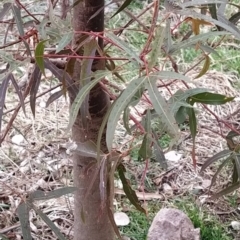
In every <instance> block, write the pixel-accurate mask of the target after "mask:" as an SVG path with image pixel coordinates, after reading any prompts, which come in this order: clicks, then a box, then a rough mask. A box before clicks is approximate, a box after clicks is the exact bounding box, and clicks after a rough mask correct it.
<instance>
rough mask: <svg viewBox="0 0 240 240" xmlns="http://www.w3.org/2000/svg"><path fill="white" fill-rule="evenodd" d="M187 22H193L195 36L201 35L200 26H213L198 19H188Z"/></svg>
mask: <svg viewBox="0 0 240 240" xmlns="http://www.w3.org/2000/svg"><path fill="white" fill-rule="evenodd" d="M185 21H187V22H191V23H192V31H193V32H194V34H195V35H199V33H200V26H201V25H204V26H207V25H208V26H209V25H210V26H212V24H211V23H209V22H207V21H204V20H202V19H196V18H191V17H189V18H187V19H186V20H185Z"/></svg>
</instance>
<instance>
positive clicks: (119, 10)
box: [111, 0, 134, 18]
mask: <svg viewBox="0 0 240 240" xmlns="http://www.w3.org/2000/svg"><path fill="white" fill-rule="evenodd" d="M132 1H134V0H125V1H124V3H123V4H122V5H121V7H120V8H119V9H118V10H117V12H116V13H114V14H113V16H112V17H111V18H113V17H114V16H116V15H117V14H118V13H120V12H121V11H123V10H124V9H125V8H126V7H127V6H128V5H129V4H130V3H131V2H132Z"/></svg>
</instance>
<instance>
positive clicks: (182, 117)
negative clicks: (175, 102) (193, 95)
mask: <svg viewBox="0 0 240 240" xmlns="http://www.w3.org/2000/svg"><path fill="white" fill-rule="evenodd" d="M186 118H187V108H186V107H183V106H181V107H180V108H179V109H178V111H177V112H176V113H175V119H176V122H177V123H178V124H182V123H184V122H185V121H186Z"/></svg>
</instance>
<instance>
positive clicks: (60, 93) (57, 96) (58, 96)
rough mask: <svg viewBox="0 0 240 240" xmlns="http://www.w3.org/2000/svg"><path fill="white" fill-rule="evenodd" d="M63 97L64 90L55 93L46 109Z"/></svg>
mask: <svg viewBox="0 0 240 240" xmlns="http://www.w3.org/2000/svg"><path fill="white" fill-rule="evenodd" d="M62 95H63V90H62V89H61V90H59V91H57V92H55V93H53V94H52V95H51V96H50V97H49V98H48V100H47V102H46V108H47V107H48V106H49V105H50V104H51V103H53V102H54V101H55V100H57V99H58V98H60V97H61V96H62Z"/></svg>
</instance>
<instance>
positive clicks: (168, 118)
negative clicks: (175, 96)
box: [146, 77, 179, 139]
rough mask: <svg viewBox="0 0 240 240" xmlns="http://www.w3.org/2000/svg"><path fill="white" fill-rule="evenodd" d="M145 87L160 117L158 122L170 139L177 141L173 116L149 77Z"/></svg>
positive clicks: (176, 129)
mask: <svg viewBox="0 0 240 240" xmlns="http://www.w3.org/2000/svg"><path fill="white" fill-rule="evenodd" d="M146 87H147V89H148V93H149V96H150V99H151V101H152V105H153V107H154V109H155V110H156V112H157V113H158V115H159V117H160V119H159V120H160V122H161V124H162V125H163V129H164V130H165V131H167V132H168V134H169V135H170V136H171V137H173V138H176V139H177V138H178V137H179V129H178V126H177V124H176V121H175V118H174V114H173V112H172V111H171V110H170V105H169V104H167V102H166V101H165V99H164V98H163V97H162V96H161V94H160V93H159V91H158V88H157V86H156V83H155V81H154V80H152V79H151V78H150V77H149V78H148V79H147V81H146Z"/></svg>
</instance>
